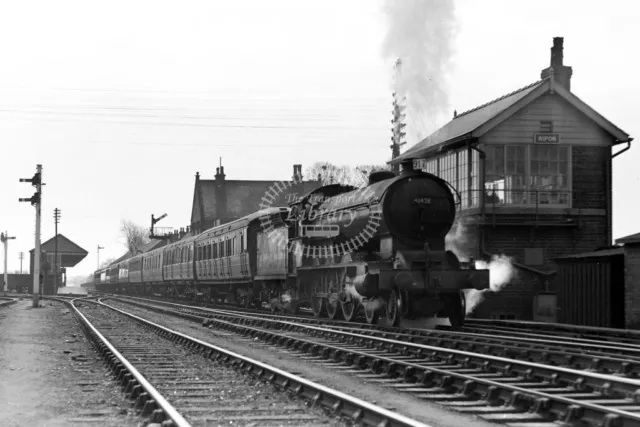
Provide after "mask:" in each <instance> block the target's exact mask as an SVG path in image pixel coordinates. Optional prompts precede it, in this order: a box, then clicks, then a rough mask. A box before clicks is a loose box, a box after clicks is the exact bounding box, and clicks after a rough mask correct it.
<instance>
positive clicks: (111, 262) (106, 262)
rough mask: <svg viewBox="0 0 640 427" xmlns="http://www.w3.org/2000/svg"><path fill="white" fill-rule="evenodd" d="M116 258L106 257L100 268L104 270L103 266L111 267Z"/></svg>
mask: <svg viewBox="0 0 640 427" xmlns="http://www.w3.org/2000/svg"><path fill="white" fill-rule="evenodd" d="M115 260H116V259H115V258H109V259H105V260H104V261H102V262H101V263H100V268H99V270H102V269H103V268H106V267H109V266H110V265H111V264H113V262H114V261H115Z"/></svg>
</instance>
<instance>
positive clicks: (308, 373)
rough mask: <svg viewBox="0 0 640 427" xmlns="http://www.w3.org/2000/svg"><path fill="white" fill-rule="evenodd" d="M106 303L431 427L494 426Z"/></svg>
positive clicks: (236, 339)
mask: <svg viewBox="0 0 640 427" xmlns="http://www.w3.org/2000/svg"><path fill="white" fill-rule="evenodd" d="M107 303H108V304H110V305H113V306H114V307H118V308H121V309H123V310H126V311H129V312H131V313H134V314H137V315H139V316H140V317H144V318H146V319H149V320H151V321H152V322H155V323H158V324H159V325H163V326H166V327H168V328H170V329H173V330H175V331H179V332H182V333H185V334H188V335H190V336H193V337H195V338H198V339H200V340H202V341H205V342H209V343H211V344H214V345H218V346H220V347H223V348H225V349H228V350H230V351H233V352H236V353H239V354H242V355H244V356H247V357H251V358H253V359H256V360H259V361H261V362H263V363H268V364H270V365H272V366H275V367H277V368H280V369H283V370H286V371H289V372H292V373H295V374H297V375H299V376H301V377H303V378H306V379H308V380H311V381H314V382H317V383H319V384H322V385H325V386H327V387H331V388H334V389H336V390H339V391H341V392H343V393H347V394H350V395H352V396H355V397H358V398H360V399H362V400H365V401H368V402H370V403H374V404H377V405H380V406H382V407H384V408H386V409H390V410H394V411H396V412H398V413H400V414H402V415H404V416H407V417H410V418H413V419H415V420H417V421H420V422H423V423H426V424H430V425H431V426H433V427H459V426H465V427H490V426H492V427H496V426H497V425H498V424H495V423H490V422H487V421H484V420H481V419H479V418H477V417H475V416H471V415H461V414H458V413H456V412H453V411H451V410H448V409H445V408H444V407H442V406H440V405H437V404H435V403H432V402H427V401H424V400H420V399H418V398H414V397H412V396H410V395H408V394H406V393H400V392H397V391H395V390H393V389H391V388H388V387H384V386H381V385H379V384H376V383H372V382H367V381H365V380H363V379H360V378H357V377H355V376H353V375H350V374H345V373H342V372H340V371H338V370H334V369H331V368H328V367H326V366H322V365H320V364H317V363H313V362H309V361H306V360H303V359H300V358H299V357H296V356H294V355H291V354H289V353H287V352H286V351H284V350H282V351H280V350H277V349H274V348H273V347H266V346H263V345H260V344H259V343H258V342H257V341H256V342H255V343H252V342H249V341H248V340H246V339H243V338H240V337H241V336H240V335H230V334H229V332H228V331H216V330H215V329H208V328H203V327H202V326H201V325H200V324H197V323H195V322H191V321H187V320H184V319H180V318H177V317H170V316H168V315H165V314H159V313H155V312H153V311H149V310H145V309H142V308H139V307H134V306H132V305H129V304H126V303H121V302H117V301H108V302H107Z"/></svg>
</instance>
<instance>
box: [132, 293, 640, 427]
mask: <svg viewBox="0 0 640 427" xmlns="http://www.w3.org/2000/svg"><path fill="white" fill-rule="evenodd" d="M123 302H126V303H128V304H132V305H141V306H145V305H144V304H139V303H135V302H132V301H123ZM145 308H147V309H149V310H152V311H156V312H159V313H165V314H172V315H175V316H179V317H182V318H186V319H191V320H194V321H196V322H202V323H203V326H211V325H215V327H216V328H221V329H227V330H230V331H233V332H235V333H241V334H244V335H248V336H251V337H256V338H259V339H261V340H262V341H264V342H269V343H271V344H276V345H279V346H282V347H286V348H289V349H292V348H293V349H296V350H298V351H301V352H304V353H311V354H313V355H316V356H321V357H322V358H323V359H330V360H333V361H335V362H336V363H346V365H351V366H354V367H356V368H364V369H368V370H371V371H372V372H373V373H375V374H379V373H382V374H384V375H385V376H387V377H389V378H398V379H401V380H402V381H404V382H408V383H412V384H414V387H415V388H416V389H418V388H427V389H431V390H433V389H434V387H440V388H442V389H447V390H450V389H452V387H453V390H454V391H456V393H457V396H462V395H464V396H466V397H468V398H470V397H471V395H474V396H477V399H478V402H485V403H484V404H485V405H486V404H489V402H497V401H498V400H499V401H501V402H503V403H504V404H506V406H502V407H501V408H502V410H504V411H507V412H510V411H511V412H510V413H512V411H513V410H515V409H516V407H517V406H519V405H522V404H524V402H529V403H527V404H526V405H525V406H526V407H527V408H529V409H528V410H529V412H528V414H533V413H534V412H535V414H533V415H535V416H536V417H538V416H540V419H539V421H542V420H543V418H544V417H543V416H542V414H541V413H549V412H552V413H555V414H559V415H560V417H559V418H557V419H556V421H558V422H565V423H567V424H563V425H601V426H618V427H621V426H624V427H631V426H633V427H637V426H640V415H638V414H637V413H635V412H633V409H632V408H633V406H629V405H633V399H632V397H633V396H636V395H637V393H638V387H639V386H640V383H639V382H638V381H637V380H635V379H628V378H623V377H620V376H618V375H603V374H598V373H594V372H589V371H586V370H584V369H580V370H576V369H569V368H564V367H561V366H551V365H546V364H540V363H531V362H526V361H521V360H516V359H510V358H504V357H497V356H491V355H485V354H483V353H478V352H467V351H460V350H455V349H443V348H440V347H433V346H427V345H421V344H417V343H411V342H406V341H397V340H394V339H388V338H384V337H371V336H364V335H361V334H355V333H350V332H345V331H336V330H332V329H329V328H322V327H314V326H309V325H302V324H295V323H291V322H274V323H280V324H281V325H283V326H285V328H284V330H283V331H286V334H283V333H282V332H283V331H280V332H277V329H278V328H273V327H270V326H268V325H267V324H268V323H270V322H272V321H270V320H267V319H264V318H262V317H255V316H245V315H242V314H236V315H228V314H223V313H216V312H215V311H209V312H208V313H207V314H206V315H205V316H206V317H203V315H204V313H201V314H200V315H196V314H191V313H189V312H184V311H182V312H181V311H172V310H167V309H164V308H161V307H157V306H156V307H153V306H146V307H145ZM223 319H224V320H223ZM236 322H237V323H236ZM257 324H260V327H256V325H257ZM249 325H251V326H249ZM305 330H306V331H308V332H306V331H305ZM303 331H305V332H304V333H305V334H308V335H310V338H309V339H307V338H301V337H293V336H291V335H290V334H289V333H290V332H303ZM311 337H314V338H318V337H322V338H323V340H322V342H321V341H316V340H314V339H313V338H311ZM326 338H328V339H329V341H328V342H327V341H325V340H324V339H326ZM334 340H335V341H340V343H338V342H331V341H334ZM363 340H367V341H371V342H374V341H375V342H377V343H378V344H377V345H376V346H374V347H373V348H375V349H376V350H377V351H376V352H375V353H368V352H367V351H366V350H360V349H359V347H360V346H361V345H363V344H364V342H363ZM344 343H349V344H350V345H349V348H345V347H342V345H344ZM356 343H357V347H358V348H353V344H356ZM381 351H389V352H393V353H397V354H398V355H399V354H402V356H401V358H395V357H394V358H392V356H385V355H382V354H381ZM416 351H417V352H416ZM436 354H438V355H440V358H439V359H440V361H441V362H444V365H442V364H435V365H434V364H433V360H432V359H431V358H430V357H433V356H435V355H436ZM423 357H427V358H429V360H430V362H429V365H428V366H425V365H424V364H421V363H420V362H419V361H417V360H416V358H418V359H423ZM434 360H435V359H434ZM422 363H425V362H424V361H423V362H422ZM453 365H455V369H454V370H449V369H448V368H451V366H453ZM459 367H464V368H465V370H467V369H470V370H472V371H474V372H471V373H468V374H467V373H466V372H463V371H459V370H458V368H459ZM496 377H500V378H496ZM507 378H510V379H513V381H511V380H509V381H504V380H506V379H507ZM494 379H495V380H494ZM546 388H549V389H548V393H547V392H546V391H547V390H546ZM475 399H476V398H473V399H472V400H475ZM604 405H609V406H604ZM490 406H494V405H490ZM496 410H497V411H498V412H499V411H500V410H501V409H499V408H496ZM532 411H533V412H532ZM525 412H526V411H525ZM483 417H484V416H483ZM496 417H498V418H495V420H498V419H503V418H506V419H509V416H508V415H505V414H496ZM500 417H503V418H500Z"/></svg>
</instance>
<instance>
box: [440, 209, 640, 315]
mask: <svg viewBox="0 0 640 427" xmlns="http://www.w3.org/2000/svg"><path fill="white" fill-rule="evenodd" d="M540 219H541V225H539V226H538V227H533V226H530V225H523V224H524V223H527V222H533V221H535V215H508V216H502V215H501V216H500V217H497V218H496V221H497V222H498V223H499V225H496V226H495V227H494V226H493V225H491V223H490V222H489V224H487V225H484V226H483V225H480V224H478V221H479V218H478V217H475V218H472V217H466V218H465V224H464V232H463V233H457V232H456V231H457V230H456V228H454V229H453V230H452V232H451V233H450V234H449V236H448V239H447V240H448V243H449V244H448V248H449V249H454V250H455V251H456V253H460V252H462V253H463V255H466V256H474V257H476V258H478V257H479V255H480V245H481V243H480V242H481V236H482V232H483V231H484V234H485V236H484V237H485V238H484V240H485V243H484V246H485V250H486V251H487V252H489V253H491V254H495V255H507V256H509V257H512V258H513V261H514V262H516V263H519V264H524V263H525V257H524V252H525V248H541V249H542V250H543V265H535V266H533V265H532V266H530V267H531V268H534V269H536V270H541V271H553V270H555V269H556V263H555V261H554V259H555V258H556V257H559V256H562V255H569V254H574V253H581V252H590V251H593V250H595V249H597V248H599V247H603V246H606V245H607V218H606V217H605V216H602V215H600V216H595V215H594V216H580V217H574V221H576V222H577V223H578V227H576V228H571V227H558V226H545V225H544V221H554V222H556V223H557V222H562V221H566V219H567V216H564V215H544V216H541V218H540ZM456 226H457V224H456ZM516 271H517V275H516V276H515V277H514V278H513V279H512V280H511V281H510V283H509V284H508V285H507V286H506V287H504V289H502V290H501V291H500V292H499V293H496V294H492V295H489V296H488V297H487V298H485V300H484V301H483V302H482V303H481V304H480V305H479V306H478V307H477V309H476V312H475V313H476V315H477V317H490V316H491V314H513V315H515V316H516V318H518V319H522V320H532V319H533V298H534V296H535V295H536V294H538V293H539V292H545V291H549V292H555V290H556V283H555V280H554V279H555V278H554V277H553V276H552V277H551V280H550V281H549V283H548V284H547V285H548V286H545V282H544V281H543V278H542V277H541V276H539V275H537V274H535V273H532V272H528V271H526V270H522V269H519V268H517V269H516ZM638 286H639V288H640V284H639V285H638ZM638 304H639V305H640V290H639V298H638ZM639 312H640V309H639Z"/></svg>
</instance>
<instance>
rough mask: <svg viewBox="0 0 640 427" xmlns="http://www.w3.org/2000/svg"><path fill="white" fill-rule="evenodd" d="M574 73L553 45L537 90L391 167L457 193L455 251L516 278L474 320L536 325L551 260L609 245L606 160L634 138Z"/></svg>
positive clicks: (474, 113)
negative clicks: (510, 270)
mask: <svg viewBox="0 0 640 427" xmlns="http://www.w3.org/2000/svg"><path fill="white" fill-rule="evenodd" d="M572 73H573V70H572V68H571V67H568V66H565V65H564V64H563V38H561V37H556V38H554V40H553V47H552V48H551V64H550V66H549V67H547V68H545V69H543V70H542V73H541V76H540V80H538V81H536V82H534V83H531V84H528V85H526V86H524V87H522V88H520V89H518V90H516V91H514V92H511V93H508V94H506V95H504V96H501V97H499V98H497V99H494V100H493V101H490V102H488V103H486V104H484V105H481V106H479V107H476V108H474V109H471V110H469V111H466V112H463V113H461V114H456V113H454V117H453V119H452V120H451V121H450V122H449V123H447V124H446V125H444V126H443V127H442V128H440V129H438V130H437V131H436V132H434V133H433V134H431V135H429V136H428V137H427V138H425V139H424V140H422V141H421V142H419V143H418V144H416V145H415V146H413V147H411V148H410V149H408V150H407V151H406V152H405V153H403V154H402V155H400V156H399V157H397V158H395V159H393V160H392V161H391V164H401V165H402V166H403V167H406V168H415V169H421V170H423V171H426V172H429V173H432V174H435V175H437V176H439V177H441V178H443V179H445V180H447V181H448V182H449V183H450V184H451V185H452V186H453V187H455V188H456V189H457V191H458V192H459V193H460V198H461V200H460V206H459V212H458V219H457V222H456V225H455V226H454V229H453V230H452V232H451V233H450V235H449V236H448V237H449V239H448V241H449V242H450V243H451V247H452V248H454V249H457V251H458V252H459V253H460V252H462V255H463V256H464V257H474V258H475V259H478V258H483V259H486V260H488V259H490V258H491V256H492V255H500V254H504V255H507V256H509V257H512V261H513V265H514V266H515V267H516V269H517V277H516V278H515V279H513V280H511V282H510V283H508V285H507V286H506V287H505V288H504V289H503V290H502V291H500V292H499V293H492V294H489V296H488V297H487V298H486V299H485V301H484V302H483V303H482V304H481V305H480V306H479V307H478V309H477V310H476V312H475V315H476V316H478V317H491V318H502V319H523V320H531V319H532V318H535V316H534V312H536V308H535V304H536V302H537V301H539V296H544V295H546V294H548V293H553V292H555V290H556V285H557V280H556V279H557V277H556V276H557V275H556V258H558V257H561V256H563V255H568V254H572V253H578V252H589V251H595V250H597V249H598V248H602V247H607V246H610V245H611V244H612V234H611V230H612V227H611V222H612V197H611V196H612V188H611V187H612V184H611V175H612V173H611V169H612V160H613V158H614V157H616V156H618V155H619V154H621V153H622V152H624V151H626V150H628V149H629V148H630V144H631V141H632V138H630V137H629V135H628V134H627V133H625V132H624V131H622V130H621V129H620V128H618V127H617V126H615V125H614V124H613V123H611V122H610V121H609V120H607V119H606V118H605V117H603V116H602V115H600V114H599V113H598V112H597V111H595V110H594V109H593V108H592V107H591V106H589V105H587V104H586V103H585V102H584V101H582V100H581V99H580V98H578V97H577V96H576V95H575V94H574V93H573V92H572V91H571V77H572ZM614 147H615V148H617V147H623V148H621V149H620V150H616V152H615V154H614Z"/></svg>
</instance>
